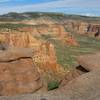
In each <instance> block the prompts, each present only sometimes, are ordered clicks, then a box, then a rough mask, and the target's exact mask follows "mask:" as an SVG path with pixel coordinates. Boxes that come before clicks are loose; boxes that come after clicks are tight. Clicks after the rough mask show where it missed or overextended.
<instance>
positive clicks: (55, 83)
mask: <svg viewBox="0 0 100 100" xmlns="http://www.w3.org/2000/svg"><path fill="white" fill-rule="evenodd" d="M58 87H59V82H58V81H57V80H56V81H51V82H49V83H48V90H54V89H56V88H58Z"/></svg>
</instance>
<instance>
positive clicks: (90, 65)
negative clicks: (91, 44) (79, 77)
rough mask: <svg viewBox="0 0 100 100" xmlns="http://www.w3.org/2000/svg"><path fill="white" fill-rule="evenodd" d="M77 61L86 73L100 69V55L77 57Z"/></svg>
mask: <svg viewBox="0 0 100 100" xmlns="http://www.w3.org/2000/svg"><path fill="white" fill-rule="evenodd" d="M77 61H78V63H79V65H81V66H82V67H84V68H85V69H86V70H87V71H92V70H96V69H98V68H99V69H100V53H96V54H88V55H82V56H79V57H78V58H77Z"/></svg>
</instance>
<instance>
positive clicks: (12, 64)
mask: <svg viewBox="0 0 100 100" xmlns="http://www.w3.org/2000/svg"><path fill="white" fill-rule="evenodd" d="M32 54H33V53H32V50H31V49H27V48H14V47H13V48H8V49H7V50H3V51H2V50H1V51H0V95H1V96H2V95H6V96H10V95H18V94H24V93H32V92H35V91H36V90H37V89H40V88H41V87H42V81H41V79H40V75H39V73H38V71H37V69H36V67H35V65H34V63H33V60H32V58H31V56H32Z"/></svg>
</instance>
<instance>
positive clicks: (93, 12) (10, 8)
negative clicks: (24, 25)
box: [0, 0, 100, 16]
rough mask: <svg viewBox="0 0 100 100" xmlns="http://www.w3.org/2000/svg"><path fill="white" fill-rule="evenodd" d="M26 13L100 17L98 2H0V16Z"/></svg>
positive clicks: (76, 0) (96, 0) (47, 0)
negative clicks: (37, 12) (61, 13)
mask: <svg viewBox="0 0 100 100" xmlns="http://www.w3.org/2000/svg"><path fill="white" fill-rule="evenodd" d="M28 11H30V12H31V11H32V12H34V11H39V12H63V13H66V14H81V15H87V16H100V0H0V14H5V13H8V12H28Z"/></svg>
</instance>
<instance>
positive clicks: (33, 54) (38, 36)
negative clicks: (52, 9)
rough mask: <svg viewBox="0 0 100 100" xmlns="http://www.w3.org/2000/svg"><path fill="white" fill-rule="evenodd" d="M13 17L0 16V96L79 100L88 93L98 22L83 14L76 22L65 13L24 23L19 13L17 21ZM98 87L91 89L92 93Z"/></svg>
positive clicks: (95, 59)
mask: <svg viewBox="0 0 100 100" xmlns="http://www.w3.org/2000/svg"><path fill="white" fill-rule="evenodd" d="M13 14H14V13H10V14H8V15H9V16H10V17H8V15H4V16H0V95H1V96H15V95H22V94H27V95H26V98H27V97H28V98H30V97H32V98H33V96H35V95H37V96H40V95H41V94H43V95H44V98H45V97H46V95H47V96H49V97H50V96H52V97H53V96H54V95H56V93H57V95H59V96H61V94H64V96H65V97H66V96H67V97H66V98H68V100H81V99H80V95H81V93H87V92H86V89H87V88H88V90H91V87H93V85H94V81H93V80H95V82H96V83H97V84H98V83H99V81H97V79H99V78H98V77H97V75H99V55H100V54H99V53H97V52H99V51H100V40H99V37H100V20H97V21H95V20H93V19H92V21H91V20H89V18H85V17H83V16H82V17H81V18H78V20H76V19H75V18H76V17H75V18H72V17H68V16H67V15H64V14H57V15H55V14H54V15H52V16H53V17H52V16H51V15H50V14H47V15H45V14H44V15H43V14H42V15H41V14H39V15H38V16H37V17H36V18H33V17H32V18H31V17H29V19H27V18H26V17H25V18H23V17H21V16H23V13H22V14H21V13H20V17H17V19H16V18H13V16H12V15H13ZM26 15H30V13H28V14H27V13H26ZM16 16H17V15H16ZM77 17H79V16H77ZM22 18H23V19H22ZM19 19H20V21H19ZM82 19H84V20H82ZM90 19H91V18H90ZM94 19H95V18H94ZM98 19H99V18H98ZM87 20H88V21H87ZM95 53H97V54H95ZM90 54H91V55H90ZM93 54H94V55H93ZM96 72H97V74H96ZM91 76H93V77H92V78H91ZM96 77H97V78H96ZM83 80H84V82H83ZM85 82H86V83H85ZM89 83H90V84H91V83H92V84H91V85H90V86H89V85H88V84H89ZM81 85H82V86H83V87H82V90H81ZM97 87H98V88H99V85H97ZM97 87H96V86H95V85H94V89H93V93H94V91H95V89H97ZM49 90H52V91H49ZM97 90H98V89H97ZM77 91H78V92H77ZM98 91H99V90H98ZM91 93H92V92H90V94H91ZM28 94H29V95H28ZM31 94H32V95H33V96H32V95H31ZM88 94H89V93H88ZM29 96H30V97H29ZM59 96H58V97H59ZM62 96H63V95H62ZM82 96H83V95H82ZM49 97H48V98H47V100H49V99H50V98H49ZM85 97H86V96H84V97H83V98H82V100H83V99H84V98H85ZM4 98H5V99H6V97H4ZM9 98H10V97H9ZM14 98H15V97H14ZM17 98H21V96H20V97H19V96H18V97H17ZM32 98H30V99H29V100H32ZM71 98H75V99H71ZM76 98H78V99H76ZM10 99H12V97H11V98H10ZM40 99H41V97H40ZM53 99H54V98H53ZM53 99H52V100H53ZM15 100H17V99H16V98H15ZM22 100H23V99H22ZM41 100H42V99H41ZM43 100H45V99H43ZM54 100H56V99H54ZM57 100H59V99H57ZM62 100H63V99H62ZM84 100H85V99H84Z"/></svg>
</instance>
